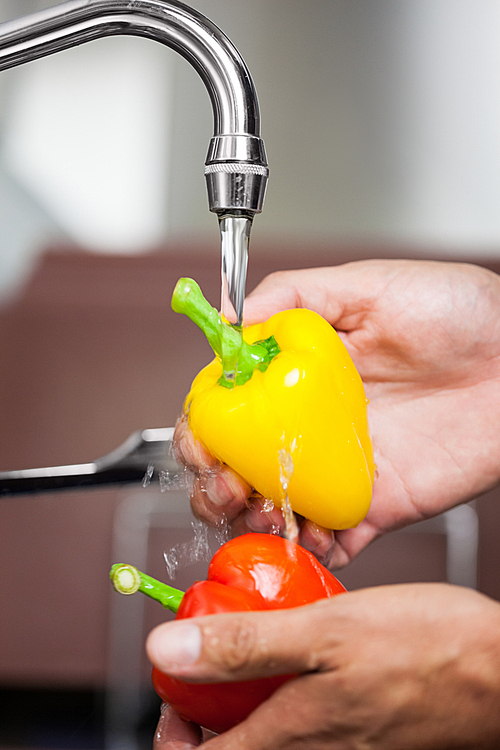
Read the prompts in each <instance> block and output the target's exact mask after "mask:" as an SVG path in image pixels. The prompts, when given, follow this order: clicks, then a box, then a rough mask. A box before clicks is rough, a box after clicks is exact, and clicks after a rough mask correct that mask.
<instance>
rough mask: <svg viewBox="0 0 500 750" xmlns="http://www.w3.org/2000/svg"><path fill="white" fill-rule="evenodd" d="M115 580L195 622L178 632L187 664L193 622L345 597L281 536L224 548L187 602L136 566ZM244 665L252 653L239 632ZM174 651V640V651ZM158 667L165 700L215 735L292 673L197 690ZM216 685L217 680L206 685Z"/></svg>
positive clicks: (115, 572) (193, 642) (117, 571)
mask: <svg viewBox="0 0 500 750" xmlns="http://www.w3.org/2000/svg"><path fill="white" fill-rule="evenodd" d="M111 577H112V580H113V583H114V585H115V588H117V589H118V590H119V591H121V592H122V593H134V592H135V591H137V590H139V589H140V590H141V591H142V592H143V593H146V594H149V595H150V596H153V598H155V599H157V600H159V601H161V603H162V604H163V605H164V606H166V607H168V608H169V609H172V610H173V611H177V620H185V619H188V618H189V622H186V623H185V624H183V625H181V626H180V629H178V630H177V631H176V632H177V633H178V634H179V633H180V634H181V635H182V638H183V640H184V646H183V650H182V653H181V656H182V657H183V658H186V656H187V655H188V654H189V650H190V649H191V650H192V649H196V648H197V646H198V645H199V644H198V642H197V638H198V634H199V630H198V628H197V626H196V625H194V624H193V623H192V622H191V618H199V617H202V616H205V615H212V614H217V613H221V612H244V611H247V612H248V611H253V610H270V609H289V608H291V607H301V606H302V605H304V604H308V603H310V602H314V601H317V600H318V599H322V598H325V597H332V596H335V595H336V594H339V593H343V592H345V588H344V587H343V586H342V584H341V583H340V582H339V581H338V580H337V579H336V578H335V577H334V576H333V575H332V574H331V573H330V572H329V571H327V570H326V569H325V568H323V567H322V566H321V565H320V564H319V563H318V562H317V561H316V560H315V558H314V557H313V556H312V555H311V554H310V553H309V552H307V551H306V550H304V549H302V547H299V546H298V545H296V544H293V543H292V542H288V541H286V540H285V539H282V538H281V537H277V536H268V535H263V534H247V535H245V536H242V537H239V538H237V539H233V540H231V541H230V542H227V543H226V544H224V545H223V546H222V547H221V548H220V549H219V550H218V551H217V552H216V553H215V555H214V557H213V558H212V561H211V562H210V565H209V569H208V579H207V580H206V581H197V582H196V583H195V584H193V586H191V587H190V588H189V589H188V591H187V592H186V594H185V595H184V596H183V595H182V592H179V591H177V590H176V589H171V588H170V587H168V586H165V585H164V584H161V583H160V582H159V581H155V580H154V579H152V578H150V577H149V576H146V575H145V574H141V573H140V572H139V571H137V570H136V569H135V568H132V567H131V566H129V565H120V564H117V565H114V566H113V569H112V571H111ZM240 636H241V637H240V644H239V648H238V651H239V653H235V655H234V656H235V659H236V661H237V662H239V660H240V659H241V657H242V654H244V653H245V649H246V647H247V644H246V642H245V633H244V631H242V633H241V634H240ZM173 646H174V644H173V642H172V641H170V643H169V647H170V648H172V647H173ZM177 676H179V677H181V679H180V680H179V679H176V678H173V677H171V676H168V675H166V674H163V673H162V672H161V671H160V670H158V669H156V668H155V669H153V684H154V686H155V689H156V691H157V693H158V694H159V695H160V697H161V698H162V699H163V700H164V701H165V702H168V703H169V704H170V705H171V706H172V707H173V708H175V709H177V711H179V712H180V713H181V715H182V716H184V717H186V718H187V719H190V720H192V721H196V722H197V723H198V724H201V725H202V726H204V727H207V728H208V729H211V730H213V731H215V732H223V731H225V730H227V729H229V728H231V727H233V726H234V725H235V724H237V723H238V722H240V721H242V720H244V719H245V718H246V717H247V716H248V715H249V713H250V712H251V711H253V710H254V709H255V708H256V707H257V706H259V705H260V704H261V703H262V702H263V701H265V700H266V699H267V698H269V696H270V695H272V693H273V692H274V691H275V690H276V689H277V688H278V687H279V686H280V685H282V684H283V683H284V682H285V681H287V680H289V679H290V675H289V674H288V673H284V674H280V675H274V676H272V677H270V678H266V679H264V680H258V681H250V682H245V683H242V684H234V683H233V684H231V685H227V684H224V683H219V684H217V685H192V684H190V683H189V682H184V681H182V674H179V675H177ZM207 682H210V680H207Z"/></svg>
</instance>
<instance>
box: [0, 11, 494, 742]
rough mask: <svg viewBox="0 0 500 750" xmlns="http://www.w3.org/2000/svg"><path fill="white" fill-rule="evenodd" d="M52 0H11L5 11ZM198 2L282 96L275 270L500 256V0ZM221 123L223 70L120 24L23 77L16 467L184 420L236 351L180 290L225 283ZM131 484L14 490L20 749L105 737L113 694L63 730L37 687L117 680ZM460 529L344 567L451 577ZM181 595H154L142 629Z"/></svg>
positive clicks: (487, 569) (56, 689) (10, 87)
mask: <svg viewBox="0 0 500 750" xmlns="http://www.w3.org/2000/svg"><path fill="white" fill-rule="evenodd" d="M50 4H52V3H50V2H45V1H44V0H0V20H1V21H5V20H8V19H11V18H15V17H18V16H20V15H23V14H25V13H29V12H32V11H35V10H37V9H38V10H39V9H43V8H45V7H48V6H49V5H50ZM193 4H194V6H195V7H196V8H197V9H198V10H200V11H201V12H203V13H205V14H206V15H208V16H209V17H210V18H211V19H212V20H214V21H215V22H216V23H217V24H218V25H219V26H221V28H223V29H224V31H225V32H226V33H227V34H228V36H229V37H230V38H231V39H232V40H233V41H234V43H235V44H236V46H237V47H238V48H239V50H240V52H241V53H242V55H243V57H244V59H245V60H246V62H247V64H248V66H249V68H250V70H251V72H252V75H253V77H254V80H255V83H256V87H257V91H258V95H259V101H260V106H261V113H262V134H263V137H264V140H265V143H266V147H267V151H268V158H269V163H270V168H271V178H270V182H269V189H268V195H267V199H266V204H265V209H264V212H263V214H262V215H261V216H259V217H257V218H256V219H255V222H254V228H253V234H252V241H251V257H250V267H249V285H248V286H249V288H251V287H252V286H254V285H255V284H256V283H258V281H259V280H260V279H261V278H262V277H263V276H264V275H266V273H269V272H270V271H273V270H277V269H280V268H289V267H296V268H298V267H302V266H312V265H320V264H331V263H339V262H344V261H347V260H351V259H355V258H361V257H427V258H429V257H430V258H440V259H461V260H466V261H472V262H478V263H482V264H484V265H486V266H489V267H491V268H493V269H494V270H496V271H498V270H500V211H499V204H500V137H499V135H498V134H499V133H500V46H499V45H498V39H499V38H500V5H499V4H498V2H495V0H405V2H400V0H377V1H376V2H375V1H372V2H370V0H358V1H357V2H356V3H353V2H351V0H273V1H272V2H268V1H267V0H232V1H231V2H230V3H228V2H227V1H226V0H194V3H193ZM211 134H212V113H211V107H210V103H209V99H208V96H207V94H206V92H205V90H204V87H203V84H202V83H201V81H200V79H199V78H198V76H197V74H196V73H195V72H194V71H193V70H192V69H191V67H190V66H189V65H188V63H186V62H185V61H184V60H183V59H182V58H180V57H179V56H178V55H176V54H175V53H173V52H171V51H170V50H167V49H165V48H163V47H161V46H160V45H155V44H153V43H151V42H148V41H146V40H141V39H134V38H113V39H108V40H100V41H98V42H93V43H91V44H87V45H84V46H82V47H80V48H78V49H73V50H69V51H66V52H64V53H62V54H60V55H57V56H53V57H51V58H47V59H44V60H40V61H37V62H35V63H32V64H29V65H25V66H23V67H21V68H17V69H14V70H10V71H6V72H4V73H1V74H0V353H1V354H0V469H15V468H21V467H28V466H42V465H51V464H52V465H53V464H58V463H74V462H77V461H88V460H90V459H92V458H95V457H97V456H99V455H102V454H103V453H106V452H107V451H109V450H111V449H113V448H115V447H116V446H117V445H119V444H120V443H121V442H122V441H123V440H124V439H125V438H126V437H127V436H128V435H129V434H130V433H131V432H133V431H134V430H137V429H140V428H145V427H160V426H170V425H172V424H173V423H174V422H175V419H176V417H177V415H178V414H179V412H180V409H181V404H182V399H183V395H184V393H185V392H186V390H187V387H188V384H189V382H190V379H191V378H192V377H193V376H194V374H195V373H196V372H197V370H198V369H199V368H200V367H201V366H202V365H203V364H204V363H205V362H206V361H207V359H208V358H209V357H210V352H209V350H208V347H207V345H206V343H205V342H204V340H203V336H202V335H201V334H200V333H199V332H198V331H194V330H193V327H192V326H191V325H190V324H189V322H188V321H182V320H180V319H179V318H178V316H175V315H174V314H173V313H172V312H171V311H170V310H169V297H170V294H171V290H172V288H173V286H174V284H175V282H176V280H177V278H178V277H179V276H181V275H192V276H195V277H196V278H197V279H198V280H199V281H200V282H201V284H202V286H203V288H204V290H205V291H206V293H207V295H208V297H209V299H210V300H211V302H212V303H213V304H217V302H218V294H219V257H218V228H217V220H216V218H215V216H214V215H212V214H210V213H209V212H208V209H207V197H206V191H205V181H204V177H203V164H204V160H205V155H206V150H207V146H208V142H209V139H210V137H211ZM422 470H425V467H422ZM153 491H154V489H153ZM499 499H500V498H499V493H498V492H493V493H490V494H489V495H488V496H486V497H485V498H483V499H481V500H480V501H478V503H477V512H478V515H479V538H480V548H479V578H478V582H479V588H480V589H481V590H482V591H484V592H485V593H487V594H489V595H490V596H493V597H495V598H498V599H500V584H499V582H498V576H497V571H498V567H499V565H500V551H499V549H498V544H497V536H498V534H497V529H498V525H499V524H500V511H499V509H500V504H499ZM129 502H130V492H129V490H99V491H89V492H83V493H65V494H64V495H50V496H43V497H42V496H40V497H34V498H30V497H25V498H20V499H16V500H13V501H7V500H0V571H2V574H1V575H0V607H1V610H0V699H1V700H0V729H1V727H2V726H4V727H5V726H7V725H8V721H7V719H10V726H11V727H12V723H13V722H14V724H16V726H15V727H14V728H12V729H11V733H10V735H9V737H8V738H7V739H8V745H5V746H8V747H21V746H23V747H42V746H43V747H44V748H50V747H62V746H64V747H66V748H67V749H68V748H70V747H71V748H72V747H75V748H77V747H81V748H84V747H85V748H86V750H90V748H91V747H92V748H93V747H101V746H103V744H102V743H103V742H104V740H101V739H98V738H97V735H95V736H93V737H92V738H89V735H88V734H85V732H84V731H83V730H81V731H79V732H78V731H75V729H74V726H80V724H79V718H78V716H79V714H81V712H82V710H88V711H89V712H90V713H92V711H93V710H94V709H95V705H94V708H89V706H88V705H87V704H85V705H87V708H86V709H82V706H83V705H84V704H83V703H82V702H81V701H80V702H78V700H77V701H76V703H74V707H76V708H75V711H76V713H75V719H74V726H72V727H70V728H69V729H67V730H66V729H64V726H66V725H64V726H63V729H62V730H60V731H62V732H63V739H61V737H58V738H56V739H54V736H52V738H50V737H49V736H48V735H47V733H45V735H44V734H43V731H42V729H43V727H45V728H46V726H45V725H44V724H43V721H42V720H40V722H39V723H38V724H37V723H36V722H35V721H34V720H33V722H31V724H30V720H29V718H28V719H27V718H26V715H25V713H24V711H23V710H22V707H23V706H24V702H25V700H26V699H27V696H28V695H29V699H30V701H31V703H30V705H31V706H34V705H35V703H34V696H35V694H36V696H38V699H39V696H40V694H41V692H44V691H45V692H44V694H45V695H55V696H56V698H57V705H59V706H61V705H64V706H67V703H65V702H64V701H65V700H66V698H65V699H64V700H63V699H62V695H63V694H64V695H65V696H67V695H68V694H69V693H70V692H71V691H73V694H74V692H75V691H80V692H78V695H79V696H80V698H81V696H82V695H84V696H87V698H88V696H89V695H90V696H96V695H98V696H99V695H102V694H103V693H105V692H106V691H105V687H106V684H107V681H108V679H109V653H110V644H111V643H112V642H113V641H114V639H115V638H116V632H115V631H114V630H113V628H114V627H115V625H116V623H115V624H114V625H113V616H112V612H113V604H112V601H113V599H112V594H111V592H110V591H109V587H108V584H107V580H106V578H107V570H108V567H109V565H110V564H111V562H113V561H114V560H113V554H114V552H113V550H114V549H116V546H114V542H113V539H114V538H115V535H116V525H117V517H118V516H119V513H120V509H122V508H123V507H124V505H123V504H124V503H125V504H127V503H129ZM158 502H163V504H164V505H165V507H167V508H168V503H169V500H168V497H167V496H165V497H163V499H160V500H159V501H158ZM138 503H139V507H140V496H139V500H138ZM145 505H147V503H145ZM145 512H146V511H145ZM143 520H144V519H143ZM138 523H139V525H140V524H141V523H142V521H141V520H140V518H139V521H138ZM189 524H190V515H189V509H188V505H187V501H186V503H185V511H184V521H183V522H182V524H181V526H182V529H183V530H182V531H175V533H174V531H173V530H172V529H170V530H169V529H168V527H166V528H160V529H156V530H155V532H154V533H153V534H152V537H151V544H150V548H149V549H148V550H147V565H148V569H149V570H150V572H152V573H153V574H156V575H158V576H159V577H165V570H164V566H163V562H162V552H163V551H164V550H165V549H168V548H169V546H171V545H172V544H174V543H178V542H179V540H182V538H184V539H185V540H187V541H189V538H190V534H191V529H190V525H189ZM183 535H184V536H183ZM132 537H133V534H132ZM132 541H133V539H132ZM446 541H447V540H446V537H445V536H444V535H443V534H442V533H436V531H435V530H429V531H428V533H425V532H422V533H420V534H415V535H411V534H407V535H393V536H392V537H390V538H387V539H384V540H381V541H379V542H377V543H375V544H374V545H373V546H372V547H371V548H370V549H369V550H367V551H366V552H365V553H364V555H362V556H361V557H360V558H359V560H357V561H355V563H353V564H352V565H351V566H349V568H348V569H347V570H346V571H344V572H343V574H342V575H341V578H342V579H343V580H344V581H345V583H346V584H347V585H348V587H349V588H356V587H358V586H363V585H374V584H377V583H391V582H397V581H408V580H445V579H446V575H447V573H446ZM132 548H133V547H132ZM131 562H134V560H131ZM192 575H194V573H193V571H192V570H191V569H187V570H186V573H185V579H184V581H183V582H182V581H181V582H180V583H179V585H188V583H189V578H190V576H192ZM196 575H198V576H199V575H203V572H201V573H200V571H199V570H197V572H196ZM75 581H77V582H78V585H77V586H76V587H75ZM131 599H133V597H131ZM127 606H132V605H131V604H130V603H129V604H128V605H127ZM162 616H163V613H161V612H160V613H158V611H153V610H151V612H150V611H149V610H148V611H147V613H146V616H145V619H144V622H143V623H142V625H140V626H138V631H137V633H136V640H135V642H134V643H135V647H136V648H137V650H138V651H140V650H141V648H142V640H143V636H144V633H145V631H146V630H147V628H148V627H149V626H151V624H153V623H154V622H155V621H158V619H161V617H162ZM111 650H112V649H111ZM139 671H140V675H141V679H142V681H143V683H144V684H147V683H148V679H149V678H148V674H147V666H146V665H145V663H142V664H141V667H140V670H139ZM26 691H31V692H28V693H27V692H26ZM33 691H34V692H33ZM82 691H83V692H82ZM9 696H10V697H9ZM9 700H11V701H14V703H9ZM79 700H80V699H79ZM16 701H17V703H16ZM51 705H52V704H51ZM72 705H73V704H72ZM9 706H10V708H9ZM15 706H17V707H18V708H17V709H15ZM6 707H7V710H6ZM19 707H21V708H19ZM45 708H47V707H45ZM136 708H137V706H136ZM2 709H3V711H4V715H3V717H2V715H1V711H2ZM16 710H18V713H16ZM47 710H48V709H47ZM47 710H44V711H42V712H41V713H44V715H45V717H46V716H47ZM68 710H69V709H68ZM137 710H138V709H137ZM156 710H157V706H156V704H155V705H154V710H153V720H154V718H155V717H156ZM49 713H50V712H49ZM105 713H106V712H105V711H104V714H105ZM7 714H8V716H7ZM104 714H102V712H101V714H99V715H100V716H101V718H102V716H103V715H104ZM33 715H34V713H33V711H32V712H31V716H32V717H33ZM136 719H137V717H136V718H135V719H134V721H135V723H136V724H137V721H138V719H137V720H136ZM101 723H102V722H101ZM35 724H36V726H35ZM63 724H64V723H63ZM30 727H31V728H30ZM40 727H42V729H41V728H40ZM54 732H56V730H55V729H53V733H52V735H54ZM6 737H7V735H6V734H5V731H4V734H3V735H2V732H1V731H0V747H3V745H2V742H4V743H6V742H7V739H6ZM58 742H59V744H57V743H58ZM61 743H63V744H61ZM145 746H147V747H149V746H150V738H149V735H148V737H147V738H146V744H145ZM124 747H125V745H123V744H122V745H121V750H123V748H124ZM130 747H135V745H133V743H132V745H130Z"/></svg>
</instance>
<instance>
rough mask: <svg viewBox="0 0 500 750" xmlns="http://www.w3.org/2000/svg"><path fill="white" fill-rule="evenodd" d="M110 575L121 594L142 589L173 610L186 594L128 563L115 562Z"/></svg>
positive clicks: (176, 608) (166, 607)
mask: <svg viewBox="0 0 500 750" xmlns="http://www.w3.org/2000/svg"><path fill="white" fill-rule="evenodd" d="M109 577H110V578H111V583H112V584H113V587H114V589H115V591H118V593H119V594H135V593H136V591H141V592H142V593H143V594H146V596H149V597H151V599H154V600H155V601H157V602H160V604H162V605H163V606H164V607H165V609H169V610H170V611H171V612H177V610H178V609H179V605H180V603H181V601H182V597H183V596H184V591H180V590H179V589H174V588H173V587H172V586H168V585H167V584H166V583H162V582H161V581H157V580H156V578H151V576H148V575H146V573H142V572H141V571H140V570H137V568H134V566H133V565H128V564H127V563H115V564H114V565H113V567H112V568H111V571H110V573H109Z"/></svg>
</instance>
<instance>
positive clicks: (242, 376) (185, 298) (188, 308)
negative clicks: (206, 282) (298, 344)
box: [172, 278, 280, 387]
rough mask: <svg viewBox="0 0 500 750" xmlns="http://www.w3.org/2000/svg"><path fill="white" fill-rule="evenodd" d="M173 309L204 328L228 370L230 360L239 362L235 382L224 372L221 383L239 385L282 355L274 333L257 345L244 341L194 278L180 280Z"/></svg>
mask: <svg viewBox="0 0 500 750" xmlns="http://www.w3.org/2000/svg"><path fill="white" fill-rule="evenodd" d="M172 309H173V310H174V312H178V313H183V314H184V315H187V316H188V318H191V320H192V321H193V323H196V325H197V326H198V327H199V328H201V330H202V331H203V333H204V334H205V336H206V337H207V339H208V343H209V344H210V346H211V347H212V349H213V350H214V352H215V354H216V355H217V356H218V357H219V358H220V360H221V361H222V368H223V372H224V373H225V372H226V371H227V369H228V368H226V367H225V363H226V362H237V363H238V366H237V370H236V378H235V381H232V382H229V381H227V380H226V379H225V377H224V375H223V377H222V378H221V380H220V381H219V383H220V384H221V385H226V386H229V387H232V386H233V385H234V382H236V385H242V384H243V383H246V381H247V380H249V379H250V378H251V377H252V375H253V373H254V370H255V369H256V368H258V369H260V370H265V369H267V367H268V365H269V363H270V362H271V361H272V360H273V359H274V357H275V356H276V355H277V354H279V351H280V349H279V347H278V345H277V343H276V340H275V338H274V336H271V337H270V338H269V339H266V340H265V341H258V342H256V343H254V344H248V343H247V342H246V341H244V340H243V337H242V335H241V331H240V330H239V329H238V328H236V327H234V326H231V325H228V323H226V322H225V321H224V320H223V319H222V318H221V316H220V315H219V313H218V311H217V310H216V309H215V307H212V305H211V304H210V303H209V302H208V301H207V300H206V299H205V297H204V296H203V293H202V291H201V289H200V287H199V286H198V284H197V283H196V281H193V279H186V278H183V279H179V281H178V282H177V284H176V286H175V289H174V293H173V295H172Z"/></svg>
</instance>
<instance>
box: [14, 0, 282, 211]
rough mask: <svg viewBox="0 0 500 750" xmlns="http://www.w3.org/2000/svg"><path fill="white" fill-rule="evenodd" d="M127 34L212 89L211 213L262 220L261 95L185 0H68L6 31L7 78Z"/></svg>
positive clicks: (220, 37) (218, 34)
mask: <svg viewBox="0 0 500 750" xmlns="http://www.w3.org/2000/svg"><path fill="white" fill-rule="evenodd" d="M122 34H126V35H133V36H141V37H146V38H148V39H153V40H155V41H158V42H161V43H163V44H165V45H166V46H167V47H170V48H171V49H174V50H176V51H177V52H178V53H179V54H180V55H182V56H183V57H184V58H185V59H186V60H188V61H189V62H190V63H191V65H193V67H194V68H195V69H196V70H197V71H198V73H199V75H200V76H201V78H202V80H203V82H204V83H205V86H206V88H207V90H208V93H209V96H210V100H211V102H212V109H213V115H214V137H213V138H212V140H211V142H210V145H209V150H208V156H207V160H206V168H205V174H206V179H207V189H208V194H209V207H210V210H211V211H215V212H217V213H219V214H225V213H231V212H232V211H243V212H247V213H248V214H249V215H253V214H254V213H258V212H260V211H261V210H262V204H263V200H264V193H265V187H266V182H267V175H268V169H267V159H266V153H265V148H264V143H263V141H262V139H261V138H260V115H259V105H258V101H257V94H256V91H255V87H254V85H253V81H252V78H251V76H250V73H249V71H248V68H247V67H246V65H245V63H244V61H243V59H242V58H241V56H240V54H239V53H238V51H237V49H236V48H235V47H234V45H233V44H232V43H231V42H230V41H229V39H228V38H227V37H226V35H225V34H224V33H223V32H222V31H221V30H220V29H219V28H218V27H217V26H216V25H215V24H214V23H212V22H211V21H210V20H209V19H207V18H206V17H205V16H203V15H202V14H201V13H199V12H198V11H196V10H194V9H192V8H190V7H188V6H187V5H184V4H183V3H181V2H177V0H68V2H64V3H61V4H60V5H57V6H54V7H53V8H48V9H47V10H43V11H39V12H38V13H33V14H32V15H29V16H25V17H24V18H21V19H18V20H15V21H9V22H7V23H4V24H1V25H0V70H5V69H7V68H12V67H15V66H17V65H21V64H23V63H25V62H30V61H32V60H36V59H38V58H41V57H45V56H47V55H51V54H53V53H55V52H60V51H62V50H65V49H68V48H70V47H75V46H77V45H79V44H83V43H84V42H89V41H92V40H95V39H100V38H101V37H105V36H115V35H122Z"/></svg>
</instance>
